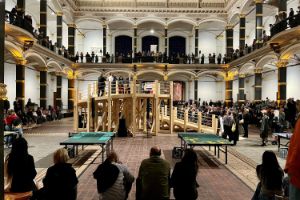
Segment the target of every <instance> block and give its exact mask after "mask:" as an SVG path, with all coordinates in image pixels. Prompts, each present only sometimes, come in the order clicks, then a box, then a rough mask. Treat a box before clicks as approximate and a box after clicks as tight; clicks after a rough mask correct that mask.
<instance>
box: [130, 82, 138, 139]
mask: <svg viewBox="0 0 300 200" xmlns="http://www.w3.org/2000/svg"><path fill="white" fill-rule="evenodd" d="M136 78H137V77H136V76H133V79H132V84H131V85H132V90H131V91H132V134H133V135H135V134H136V133H135V132H136Z"/></svg>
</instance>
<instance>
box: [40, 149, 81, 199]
mask: <svg viewBox="0 0 300 200" xmlns="http://www.w3.org/2000/svg"><path fill="white" fill-rule="evenodd" d="M68 159H69V156H68V152H67V150H66V149H65V148H61V149H58V150H56V151H55V152H54V154H53V161H54V165H53V166H51V167H49V168H48V170H47V173H46V176H45V178H44V179H43V184H44V187H43V188H42V189H40V190H39V191H38V192H37V194H36V196H37V197H36V199H38V200H53V199H55V200H76V196H77V184H78V179H77V177H76V171H75V170H74V168H73V167H72V165H71V164H69V163H67V161H68Z"/></svg>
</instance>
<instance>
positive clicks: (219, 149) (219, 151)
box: [217, 146, 220, 158]
mask: <svg viewBox="0 0 300 200" xmlns="http://www.w3.org/2000/svg"><path fill="white" fill-rule="evenodd" d="M217 148H218V158H220V146H217Z"/></svg>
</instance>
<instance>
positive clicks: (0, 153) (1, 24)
mask: <svg viewBox="0 0 300 200" xmlns="http://www.w3.org/2000/svg"><path fill="white" fill-rule="evenodd" d="M24 2H25V1H24ZM4 20H5V1H0V122H1V125H0V144H1V145H0V158H2V159H1V160H0V194H2V196H1V197H0V199H1V200H3V199H4V195H3V194H4V159H3V158H4V145H3V143H4V126H3V125H2V124H3V123H2V122H3V118H4V100H5V99H6V93H7V91H6V85H4V43H5V39H4V37H5V21H4Z"/></svg>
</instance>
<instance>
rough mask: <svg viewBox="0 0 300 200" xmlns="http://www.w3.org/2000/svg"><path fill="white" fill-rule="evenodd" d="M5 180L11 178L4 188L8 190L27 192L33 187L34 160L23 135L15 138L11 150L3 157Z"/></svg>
mask: <svg viewBox="0 0 300 200" xmlns="http://www.w3.org/2000/svg"><path fill="white" fill-rule="evenodd" d="M5 163H6V164H5V167H6V169H5V176H6V180H8V179H11V180H12V181H11V185H10V186H8V187H7V188H5V190H6V191H9V192H28V191H32V190H34V189H35V184H34V181H33V180H34V178H35V176H36V170H35V166H34V160H33V157H32V156H31V155H29V154H28V144H27V141H26V140H25V139H24V138H23V137H19V138H17V139H15V140H14V141H13V143H12V149H11V152H10V153H9V154H8V155H7V157H6V159H5Z"/></svg>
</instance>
